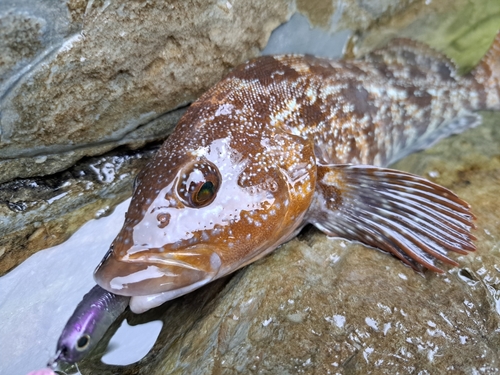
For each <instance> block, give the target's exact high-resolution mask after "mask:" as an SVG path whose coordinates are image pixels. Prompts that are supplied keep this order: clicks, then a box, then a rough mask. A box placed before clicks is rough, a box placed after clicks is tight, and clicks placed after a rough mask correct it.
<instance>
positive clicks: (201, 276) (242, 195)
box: [94, 133, 315, 312]
mask: <svg viewBox="0 0 500 375" xmlns="http://www.w3.org/2000/svg"><path fill="white" fill-rule="evenodd" d="M283 137H285V138H286V137H287V136H286V135H283V136H275V135H274V136H273V137H271V138H272V139H271V138H265V137H264V138H262V139H261V140H260V141H259V142H258V143H257V144H255V145H254V147H251V150H252V152H249V151H248V150H249V148H248V147H243V146H242V145H241V144H240V141H239V140H238V139H239V138H238V137H234V136H231V135H228V136H226V137H222V138H215V137H214V139H212V140H210V139H208V138H207V139H205V141H204V142H203V143H204V144H205V146H203V145H200V144H194V145H192V146H190V147H189V148H187V147H184V148H183V149H182V150H177V147H178V146H177V144H178V143H179V142H180V140H178V139H177V137H176V134H175V133H174V134H173V135H172V136H171V137H170V138H169V139H168V140H167V141H166V143H165V144H164V145H163V146H162V148H161V149H160V151H159V152H158V154H157V155H156V157H155V158H154V159H153V160H152V161H151V162H150V163H149V165H148V166H147V167H146V169H145V170H143V171H142V172H141V173H140V174H139V176H138V177H137V179H136V183H135V188H134V190H135V191H134V194H133V197H132V200H131V203H130V207H129V209H128V212H127V213H126V219H125V223H124V225H123V228H122V229H121V231H120V233H119V234H118V236H117V237H116V239H115V240H114V242H113V244H112V246H111V248H110V250H109V251H108V253H107V254H106V256H105V257H104V259H103V260H102V261H101V263H100V265H99V266H98V267H97V269H96V271H95V274H94V277H95V280H96V281H97V283H98V284H99V285H100V286H101V287H102V288H104V289H106V290H108V291H110V292H112V293H116V294H120V295H126V296H132V297H133V298H132V301H131V306H133V304H134V303H135V302H134V298H135V300H136V301H137V300H138V299H139V298H137V297H140V296H142V297H144V298H142V299H141V301H142V302H141V303H142V306H141V307H135V308H133V311H134V310H135V311H136V312H142V311H146V310H147V309H149V308H151V307H154V306H156V305H159V304H161V303H163V302H164V301H166V300H169V299H173V298H175V297H177V296H179V295H182V294H185V293H187V292H189V291H191V290H194V289H196V288H198V287H200V286H201V285H204V284H206V283H208V282H209V281H211V280H213V279H215V278H218V277H221V276H224V275H226V274H228V273H231V272H233V271H235V270H236V269H238V268H240V267H243V266H244V265H246V264H248V263H250V262H252V261H254V260H256V259H258V258H260V257H261V256H263V255H265V254H267V253H268V252H270V251H271V250H273V249H274V248H276V247H277V246H278V245H279V244H281V243H283V242H284V241H286V240H288V239H289V238H290V236H291V234H292V233H295V232H296V230H297V228H298V227H299V226H301V225H303V223H302V217H303V215H304V214H305V212H306V211H307V208H308V207H309V204H310V201H311V199H312V194H313V190H314V184H315V180H314V179H315V173H314V170H313V165H312V164H311V163H313V161H312V160H313V158H312V151H311V150H310V147H309V146H306V147H297V145H296V144H294V145H293V147H292V148H293V150H291V151H290V150H289V152H288V153H286V148H285V147H284V146H283V145H280V144H279V143H280V142H281V143H284V142H285V141H287V139H281V138H283ZM185 138H186V137H185V136H184V139H185ZM280 139H281V141H280ZM288 141H289V140H288ZM271 143H273V145H271ZM273 150H274V152H278V151H279V153H280V155H281V159H276V160H275V159H274V158H273V160H268V159H269V157H271V158H272V156H273V155H272V153H273ZM292 154H293V155H292ZM283 155H285V156H286V157H284V156H283ZM275 156H276V155H275ZM299 159H300V160H301V161H300V162H299ZM287 163H288V164H287ZM289 164H290V165H289ZM153 300H154V302H153ZM144 301H145V302H144Z"/></svg>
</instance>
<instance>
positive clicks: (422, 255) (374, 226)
mask: <svg viewBox="0 0 500 375" xmlns="http://www.w3.org/2000/svg"><path fill="white" fill-rule="evenodd" d="M474 219H475V217H474V215H473V214H472V213H471V211H470V206H469V205H468V204H467V203H466V202H464V201H463V200H461V199H460V198H459V197H458V196H457V195H456V194H454V193H453V192H451V191H450V190H448V189H446V188H444V187H442V186H440V185H437V184H435V183H433V182H430V181H428V180H426V179H424V178H422V177H419V176H415V175H412V174H409V173H405V172H401V171H397V170H392V169H386V168H377V167H373V166H367V165H319V166H318V179H317V186H316V192H315V197H314V201H313V203H312V205H311V208H310V211H309V213H308V221H309V222H310V223H312V224H314V225H315V226H316V227H318V228H319V229H321V230H322V231H323V232H325V233H326V234H328V235H330V236H338V237H344V238H347V239H350V240H355V241H359V242H362V243H364V244H366V245H369V246H373V247H376V248H379V249H382V250H385V251H388V252H390V253H392V254H394V255H395V256H396V257H398V258H399V259H401V260H402V261H403V262H405V263H406V264H408V265H410V266H411V267H413V268H414V269H417V270H422V266H424V267H425V268H428V269H430V270H433V271H436V272H443V271H442V270H441V269H440V268H439V267H438V266H437V265H436V260H440V261H442V262H444V263H448V264H451V265H454V266H457V265H458V263H456V262H455V261H454V260H452V259H450V258H449V257H448V256H447V253H448V251H454V252H457V253H460V254H467V253H468V252H469V251H474V250H475V249H476V248H475V246H474V243H473V242H472V241H474V240H475V239H476V238H475V237H474V236H473V235H472V234H471V233H470V231H471V229H472V228H474V224H473V222H472V221H473V220H474Z"/></svg>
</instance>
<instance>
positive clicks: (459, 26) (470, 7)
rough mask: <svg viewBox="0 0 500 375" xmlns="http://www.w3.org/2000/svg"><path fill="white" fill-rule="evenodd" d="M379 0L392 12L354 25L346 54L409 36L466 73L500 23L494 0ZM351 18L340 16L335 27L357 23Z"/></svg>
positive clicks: (361, 52)
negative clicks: (403, 1)
mask: <svg viewBox="0 0 500 375" xmlns="http://www.w3.org/2000/svg"><path fill="white" fill-rule="evenodd" d="M374 3H376V2H371V1H370V2H369V1H362V2H361V4H364V5H365V7H363V6H361V8H362V9H363V8H365V9H366V10H368V9H369V7H368V4H372V5H373V4H374ZM381 3H386V5H387V7H388V8H389V9H392V10H393V11H392V12H386V13H385V14H382V15H381V16H380V17H379V18H377V22H371V23H370V24H369V26H368V27H366V28H363V29H359V28H358V29H357V30H359V31H358V33H357V35H356V36H355V37H354V38H353V39H352V40H351V41H350V46H349V48H348V49H347V51H346V53H347V55H349V56H362V55H364V54H365V53H367V52H368V51H371V50H372V49H373V48H374V47H378V46H382V45H384V44H385V43H387V42H388V41H389V40H391V39H393V38H411V39H416V40H420V41H422V42H424V43H426V44H428V45H430V46H431V47H434V48H436V49H437V50H439V51H446V54H447V55H448V57H450V58H452V59H453V60H454V61H455V62H456V63H457V64H458V66H459V67H460V71H462V72H466V71H469V70H470V69H472V68H473V67H474V66H475V65H476V64H477V63H478V61H479V59H480V58H481V56H483V55H484V53H485V52H486V50H487V49H488V47H489V46H490V45H491V42H492V40H493V38H494V35H495V33H496V31H497V30H498V28H499V26H500V2H499V1H497V0H476V1H470V0H453V1H448V0H438V1H436V0H432V1H430V0H416V1H408V2H407V6H405V7H401V6H397V5H396V4H394V3H392V4H391V2H390V1H381ZM373 15H374V14H373V13H372V16H373ZM354 17H355V15H354ZM354 17H353V16H351V17H349V15H347V16H346V17H342V19H341V20H340V22H339V27H347V28H350V27H351V26H350V25H352V24H356V23H357V21H356V19H355V18H354Z"/></svg>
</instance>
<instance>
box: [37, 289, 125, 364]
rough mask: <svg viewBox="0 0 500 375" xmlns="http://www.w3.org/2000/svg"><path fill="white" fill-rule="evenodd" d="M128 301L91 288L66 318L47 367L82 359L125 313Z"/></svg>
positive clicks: (123, 297) (105, 291) (122, 297)
mask: <svg viewBox="0 0 500 375" xmlns="http://www.w3.org/2000/svg"><path fill="white" fill-rule="evenodd" d="M129 300H130V297H126V296H121V295H117V294H114V293H110V292H109V291H107V290H105V289H102V288H101V287H100V286H99V285H96V286H94V287H93V288H92V289H91V290H90V291H89V292H88V293H87V294H85V295H84V296H83V299H82V300H81V301H80V303H79V304H78V305H77V307H76V308H75V311H74V312H73V314H72V315H71V317H70V318H69V319H68V321H67V323H66V325H65V326H64V329H63V331H62V333H61V335H60V336H59V339H58V341H57V346H56V354H55V355H54V357H53V358H52V359H50V360H49V362H48V364H47V367H48V368H54V367H55V366H57V365H58V364H59V363H60V362H64V363H68V364H73V363H76V362H79V361H81V360H82V359H83V358H85V357H86V356H87V355H88V353H90V352H91V351H92V350H93V349H94V348H95V346H96V345H97V344H98V343H99V341H100V340H101V339H102V337H103V336H104V334H105V333H106V332H107V330H108V329H109V327H110V326H111V324H113V322H114V321H115V320H116V319H117V318H118V317H119V316H120V315H121V314H122V313H123V312H124V311H125V309H126V308H127V307H128V305H129Z"/></svg>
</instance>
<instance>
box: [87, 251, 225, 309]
mask: <svg viewBox="0 0 500 375" xmlns="http://www.w3.org/2000/svg"><path fill="white" fill-rule="evenodd" d="M143 252H145V253H148V255H147V257H144V256H140V257H138V258H136V259H132V260H131V259H123V258H118V257H116V256H115V255H114V254H113V253H112V252H110V253H109V255H108V256H106V257H105V258H104V259H103V261H102V262H101V264H100V265H99V266H98V267H97V268H96V270H95V272H94V279H95V281H96V282H97V284H98V285H99V286H101V287H102V288H103V289H106V290H108V291H110V292H112V293H115V294H119V295H123V296H149V295H155V294H159V293H163V292H168V293H171V294H172V293H174V294H175V291H178V290H182V289H184V288H185V287H187V286H190V285H193V284H199V283H203V284H204V283H208V282H209V281H211V280H213V279H214V278H215V277H216V276H217V274H218V272H219V269H220V267H221V264H222V262H221V259H220V257H219V255H218V254H217V253H216V252H215V251H211V250H210V249H207V248H205V249H203V248H202V249H196V250H194V251H190V250H189V249H186V251H182V252H178V253H176V254H171V253H165V254H162V253H160V252H157V251H154V252H151V249H144V251H143ZM181 294H184V293H181ZM178 295H180V294H178ZM173 298H175V297H173ZM144 311H145V310H144Z"/></svg>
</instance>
